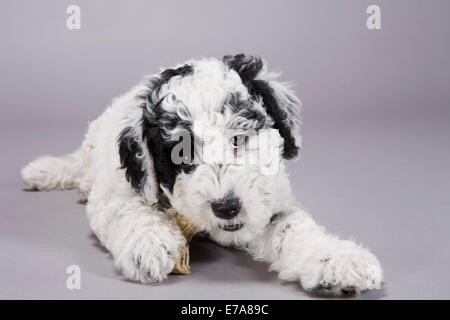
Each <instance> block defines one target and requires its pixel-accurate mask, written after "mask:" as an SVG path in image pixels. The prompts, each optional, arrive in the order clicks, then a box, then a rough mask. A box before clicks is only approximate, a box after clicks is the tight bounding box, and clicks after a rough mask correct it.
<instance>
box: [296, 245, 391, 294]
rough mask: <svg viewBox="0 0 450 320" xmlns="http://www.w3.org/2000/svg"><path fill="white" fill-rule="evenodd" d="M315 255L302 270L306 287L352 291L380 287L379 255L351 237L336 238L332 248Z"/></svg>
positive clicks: (302, 281)
mask: <svg viewBox="0 0 450 320" xmlns="http://www.w3.org/2000/svg"><path fill="white" fill-rule="evenodd" d="M314 258H316V261H314V262H313V263H311V264H309V265H308V266H307V267H306V268H305V269H304V270H303V271H302V275H301V283H302V286H303V287H304V288H305V289H306V290H309V291H319V292H320V293H331V294H335V295H355V294H359V293H360V292H361V291H365V290H367V289H379V288H380V285H381V280H382V270H381V267H380V263H379V261H378V259H377V258H376V257H375V256H374V255H373V254H372V253H370V251H369V250H367V249H365V248H363V247H360V246H358V245H356V244H355V243H353V242H351V241H346V240H338V244H337V246H336V247H334V248H333V250H332V251H331V250H330V251H329V252H328V253H325V254H323V255H322V256H319V255H314Z"/></svg>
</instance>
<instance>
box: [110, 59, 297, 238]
mask: <svg viewBox="0 0 450 320" xmlns="http://www.w3.org/2000/svg"><path fill="white" fill-rule="evenodd" d="M136 99H137V101H138V105H139V106H140V109H139V112H137V113H136V114H139V121H136V120H133V121H130V123H133V124H131V125H130V126H127V127H126V128H125V129H124V130H123V131H122V133H121V135H120V136H119V154H120V159H121V163H122V167H123V169H125V174H126V178H127V179H128V181H129V182H130V183H131V185H132V186H133V187H134V188H135V189H136V191H137V192H141V193H143V194H146V193H151V192H157V198H158V200H159V205H160V206H166V207H174V208H176V209H177V210H178V211H179V212H181V213H182V214H184V215H185V216H187V217H188V218H189V219H190V220H191V221H192V222H193V223H194V224H195V225H196V226H198V227H199V228H200V229H201V230H204V231H207V232H209V233H210V234H211V235H212V236H213V237H215V238H216V239H217V240H219V241H222V242H228V241H234V242H236V241H239V240H240V239H241V240H244V239H246V238H248V237H249V236H251V235H252V234H254V233H255V232H258V231H260V230H262V229H263V228H264V227H265V226H266V225H267V224H268V223H269V221H270V219H271V217H272V215H273V214H274V213H277V212H278V211H279V210H281V208H280V203H286V201H290V200H289V193H290V191H289V185H288V183H287V178H286V175H285V173H284V169H283V164H282V161H281V160H282V159H293V158H296V157H297V155H298V152H299V146H300V135H299V123H300V119H299V109H300V102H299V100H298V99H297V98H296V97H295V95H294V94H293V93H292V92H291V91H290V90H289V88H288V87H287V85H286V84H283V83H281V82H278V81H277V80H276V76H275V75H274V74H270V73H268V72H267V69H266V67H265V64H264V62H263V61H262V60H261V59H260V58H258V57H253V56H246V55H243V54H239V55H236V56H225V57H224V58H223V59H204V60H198V61H190V62H188V63H186V64H184V65H181V66H178V67H176V68H174V69H167V70H164V71H162V72H161V73H160V74H158V75H156V76H153V77H151V78H150V79H149V80H148V81H147V82H146V85H145V90H143V91H142V92H140V93H139V94H138V96H137V97H136ZM156 190H157V191H156Z"/></svg>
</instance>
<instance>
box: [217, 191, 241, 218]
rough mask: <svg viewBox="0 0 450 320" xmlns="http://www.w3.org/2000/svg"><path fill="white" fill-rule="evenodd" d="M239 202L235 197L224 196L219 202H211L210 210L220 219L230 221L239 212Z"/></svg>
mask: <svg viewBox="0 0 450 320" xmlns="http://www.w3.org/2000/svg"><path fill="white" fill-rule="evenodd" d="M241 207H242V206H241V201H240V200H239V198H237V197H233V196H226V197H225V198H222V199H220V200H216V201H212V202H211V208H212V210H213V212H214V214H215V215H216V216H217V217H219V218H222V219H231V218H234V217H236V216H237V215H238V213H239V211H241Z"/></svg>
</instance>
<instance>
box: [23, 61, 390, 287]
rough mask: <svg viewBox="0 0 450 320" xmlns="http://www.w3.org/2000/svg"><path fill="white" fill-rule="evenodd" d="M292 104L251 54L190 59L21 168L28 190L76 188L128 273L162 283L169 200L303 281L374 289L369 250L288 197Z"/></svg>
mask: <svg viewBox="0 0 450 320" xmlns="http://www.w3.org/2000/svg"><path fill="white" fill-rule="evenodd" d="M299 111H300V101H299V100H298V99H297V98H296V97H295V95H294V94H293V92H292V91H291V90H289V88H288V86H287V85H286V84H284V83H281V82H279V81H277V79H276V75H274V74H270V73H268V72H267V69H266V66H265V63H264V62H263V61H262V60H261V59H259V58H257V57H253V56H246V55H243V54H239V55H236V56H225V57H224V58H223V59H215V58H213V59H201V60H195V61H189V62H187V63H185V64H182V65H179V66H176V67H175V68H173V69H167V70H164V71H162V72H161V73H159V74H157V75H153V76H150V77H148V78H147V79H146V80H145V81H143V82H142V83H140V84H139V85H137V86H136V87H135V88H133V89H131V90H130V91H129V92H128V93H126V94H124V95H123V96H121V97H119V98H117V99H115V100H114V101H113V102H112V105H111V106H110V107H108V108H107V109H106V111H105V112H104V113H103V114H102V115H101V116H100V117H99V118H98V119H96V120H95V121H94V122H92V123H91V124H90V126H89V130H88V132H87V134H86V137H85V139H84V141H83V143H82V145H81V147H80V148H79V149H78V150H77V151H75V152H74V153H72V154H70V155H67V156H64V157H51V156H44V157H40V158H38V159H36V160H34V161H33V162H31V163H30V164H28V165H27V166H26V167H24V168H23V169H22V172H21V174H22V178H23V181H24V182H25V185H26V187H27V188H30V189H38V190H54V189H72V188H76V189H77V190H78V191H79V194H80V196H81V197H82V199H84V200H87V215H88V218H89V221H90V225H91V227H92V230H93V231H94V232H95V234H96V235H97V237H98V238H99V239H100V241H101V242H102V244H103V245H104V246H105V247H106V248H107V249H108V250H109V251H110V252H111V254H112V256H113V257H114V262H115V266H116V267H117V268H118V269H119V270H120V271H121V272H122V273H123V275H124V276H125V277H127V278H128V279H132V280H136V281H141V282H151V281H161V280H163V279H165V278H166V277H167V275H168V273H170V272H171V270H172V269H173V267H174V264H175V262H176V260H177V257H178V254H179V252H180V249H181V248H182V247H183V246H184V245H185V239H184V237H183V235H182V234H181V232H180V230H179V228H178V227H177V225H176V223H175V222H174V217H173V216H172V215H171V214H170V212H171V211H173V210H168V209H169V208H175V209H176V210H177V211H179V212H181V213H182V214H183V215H185V216H186V217H187V218H188V219H189V220H191V221H192V223H194V224H195V225H196V226H197V227H198V228H199V230H201V231H203V232H204V233H205V234H207V235H208V236H209V238H210V239H212V240H214V241H216V242H217V243H219V244H221V245H226V246H236V247H238V248H241V249H242V250H245V251H247V252H248V253H249V254H250V255H252V256H253V257H254V258H255V259H256V260H261V261H266V262H268V263H269V264H270V269H271V270H275V271H277V272H278V273H279V277H280V278H281V279H284V280H290V281H298V282H300V283H301V285H302V286H303V288H305V289H306V290H320V291H321V292H330V293H334V294H346V293H355V292H356V293H358V292H360V291H362V290H366V289H372V288H379V287H380V283H381V280H382V271H381V267H380V264H379V262H378V260H377V258H376V257H375V256H374V255H373V254H371V253H370V252H369V251H368V250H367V249H365V248H363V247H362V246H360V245H357V244H355V243H354V242H351V241H347V240H341V239H338V238H337V237H335V236H332V235H329V234H327V233H325V231H324V228H323V227H321V226H319V225H317V224H316V223H315V222H314V220H313V219H312V218H311V217H310V215H309V214H308V213H307V212H305V210H304V209H302V207H301V206H300V205H299V204H298V203H297V202H296V201H295V199H294V198H293V196H292V193H291V188H290V184H289V181H288V177H287V174H286V171H285V166H284V164H283V161H284V159H294V158H296V157H297V155H298V152H299V146H300V135H299V124H300V118H299ZM180 146H181V147H180ZM186 146H187V148H186ZM249 159H253V160H255V159H256V161H248V160H249ZM263 160H264V161H263Z"/></svg>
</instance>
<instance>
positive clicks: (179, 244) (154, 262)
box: [115, 230, 186, 283]
mask: <svg viewBox="0 0 450 320" xmlns="http://www.w3.org/2000/svg"><path fill="white" fill-rule="evenodd" d="M165 232H166V231H165V230H160V231H159V232H158V233H156V234H155V233H154V232H147V233H145V234H143V235H141V236H140V237H139V239H138V240H137V241H135V242H134V243H133V245H131V246H130V247H129V248H126V247H124V249H123V250H122V252H121V253H120V254H119V256H117V257H115V265H116V267H117V268H118V269H119V270H120V271H121V272H122V274H123V275H124V276H125V277H126V278H128V279H130V280H134V281H140V282H142V283H148V282H158V281H162V280H164V279H166V278H167V275H168V274H169V273H170V272H171V271H172V269H173V268H174V266H175V263H176V261H177V259H178V256H179V254H180V251H181V249H182V248H183V247H184V246H185V244H186V241H185V239H184V238H183V237H182V236H181V235H175V236H174V235H173V234H170V235H164V233H165Z"/></svg>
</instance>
